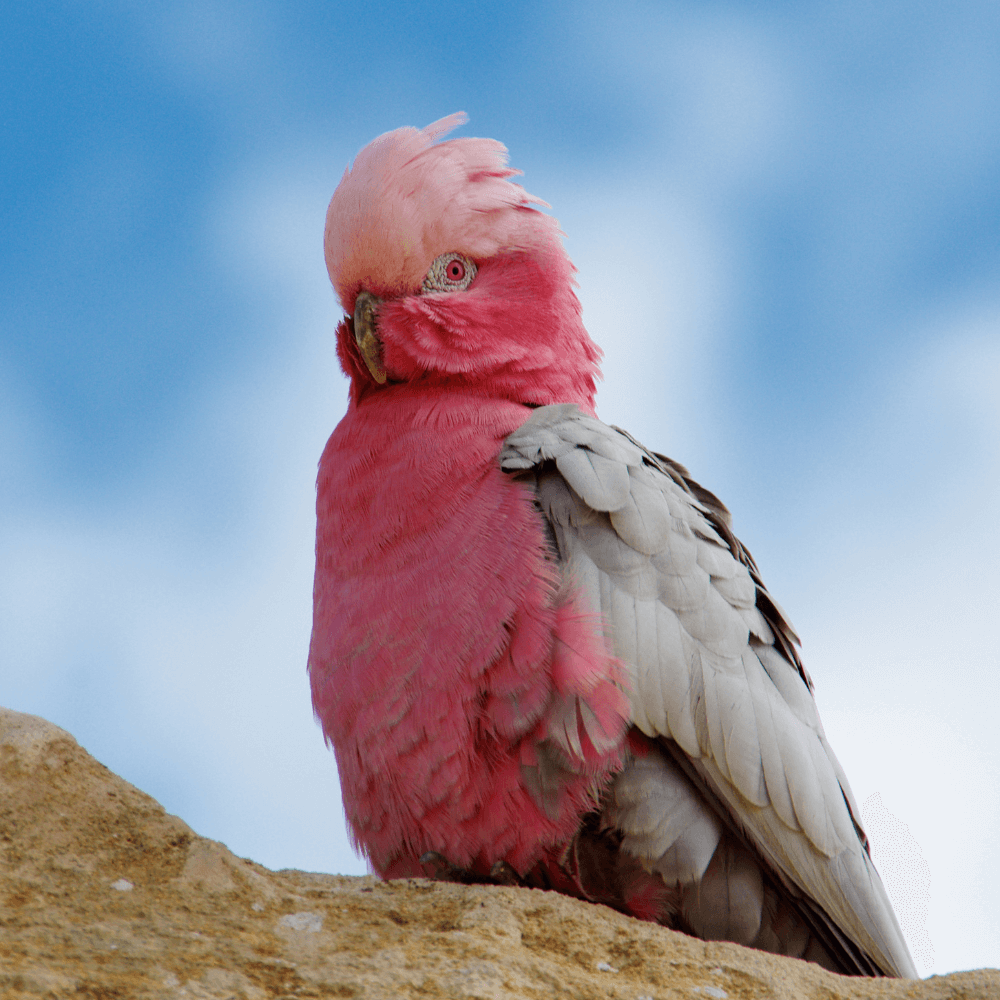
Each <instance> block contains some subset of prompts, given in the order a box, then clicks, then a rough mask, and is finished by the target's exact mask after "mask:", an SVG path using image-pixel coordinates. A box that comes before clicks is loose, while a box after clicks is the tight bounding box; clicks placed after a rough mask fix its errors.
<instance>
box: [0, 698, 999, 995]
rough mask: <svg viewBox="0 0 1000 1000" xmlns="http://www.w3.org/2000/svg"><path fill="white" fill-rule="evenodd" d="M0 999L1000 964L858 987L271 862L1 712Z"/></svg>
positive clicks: (980, 985) (566, 985) (577, 921)
mask: <svg viewBox="0 0 1000 1000" xmlns="http://www.w3.org/2000/svg"><path fill="white" fill-rule="evenodd" d="M0 995H2V996H3V997H4V998H10V1000H22V998H29V997H30V998H35V997H52V998H55V997H68V996H78V997H89V998H129V1000H132V998H146V997H150V998H158V1000H169V998H175V997H176V998H182V997H183V998H214V997H218V998H223V997H225V998H235V997H241V998H248V1000H257V998H267V997H279V996H280V997H294V996H303V997H362V996H364V997H371V998H378V997H399V996H414V997H416V996H419V997H422V998H426V1000H432V998H435V997H447V998H458V997H490V998H505V997H550V996H551V997H555V996H563V997H581V998H582V997H587V998H592V997H593V998H597V997H618V998H630V1000H641V998H643V997H648V998H656V1000H665V998H667V997H678V998H679V997H685V998H688V1000H698V998H708V997H711V998H715V1000H726V998H734V1000H735V998H737V997H738V998H743V1000H747V998H757V997H796V998H800V997H801V998H817V1000H819V998H823V1000H839V998H848V997H849V998H866V997H872V998H884V1000H889V998H900V1000H902V998H904V997H905V998H909V1000H932V998H933V1000H937V998H942V1000H943V998H946V997H955V998H958V997H963V998H970V1000H971V998H980V997H981V998H984V1000H985V998H987V997H998V996H1000V972H997V971H996V970H983V971H979V972H963V973H956V974H953V975H950V976H943V977H936V978H933V979H929V980H925V981H922V982H920V981H917V982H908V981H899V980H885V979H883V980H865V979H852V978H847V977H843V976H835V975H832V974H831V973H828V972H825V971H823V970H822V969H820V968H818V967H816V966H814V965H809V964H808V963H805V962H798V961H795V960H793V959H786V958H779V957H777V956H774V955H767V954H764V953H762V952H757V951H752V950H750V949H746V948H741V947H739V946H738V945H732V944H721V943H705V942H703V941H698V940H696V939H693V938H689V937H687V936H685V935H683V934H678V933H675V932H673V931H668V930H665V929H664V928H661V927H656V926H653V925H651V924H647V923H642V922H640V921H637V920H632V919H630V918H628V917H624V916H622V915H621V914H619V913H615V912H614V911H612V910H608V909H606V908H605V907H602V906H593V905H589V904H587V903H582V902H579V901H577V900H574V899H569V898H567V897H565V896H560V895H558V894H556V893H550V892H540V891H537V890H527V889H507V888H486V887H476V886H471V887H470V886H458V885H447V884H442V883H435V882H428V881H424V880H420V879H415V880H405V881H398V882H381V881H379V880H378V879H376V878H372V877H368V878H348V877H345V876H341V875H319V874H314V873H309V872H300V871H281V872H272V871H269V870H268V869H266V868H264V867H262V866H261V865H258V864H254V862H252V861H248V860H245V859H243V858H237V857H235V856H234V855H233V854H231V853H230V852H229V851H228V850H227V849H226V848H225V847H224V846H223V845H222V844H218V843H215V842H214V841H211V840H206V839H205V838H203V837H199V836H198V835H197V834H195V833H194V832H193V831H192V830H191V829H190V828H189V827H188V826H187V825H186V824H185V823H183V822H182V821H181V820H179V819H178V818H177V817H176V816H170V815H168V814H167V813H166V812H165V811H164V809H163V807H162V806H160V805H159V804H158V803H157V802H155V801H154V800H153V799H151V798H150V797H149V796H148V795H144V794H143V793H142V792H140V791H139V790H138V789H136V788H134V787H132V786H131V785H129V784H128V783H127V782H125V781H123V780H122V779H121V778H119V777H117V776H116V775H114V774H112V773H111V772H110V771H109V770H108V769H107V768H105V767H104V766H102V765H101V764H99V763H98V762H97V761H96V760H94V758H93V757H91V756H90V755H89V754H88V753H87V752H86V751H84V750H83V749H82V748H81V747H80V746H79V745H78V744H77V743H76V741H75V740H74V739H73V737H72V736H70V735H69V733H66V732H64V731H63V730H61V729H58V728H57V727H56V726H53V725H51V724H50V723H48V722H46V721H45V720H43V719H40V718H37V717H36V716H31V715H21V714H19V713H17V712H10V711H7V710H5V709H0Z"/></svg>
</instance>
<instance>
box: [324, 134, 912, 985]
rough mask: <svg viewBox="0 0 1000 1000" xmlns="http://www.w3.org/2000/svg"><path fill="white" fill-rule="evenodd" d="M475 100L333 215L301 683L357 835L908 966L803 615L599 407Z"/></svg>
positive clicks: (709, 928)
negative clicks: (819, 684)
mask: <svg viewBox="0 0 1000 1000" xmlns="http://www.w3.org/2000/svg"><path fill="white" fill-rule="evenodd" d="M464 120H465V118H464V116H463V115H452V116H451V117H449V118H445V119H442V120H441V121H439V122H436V123H434V124H433V125H429V126H428V127H427V128H425V129H422V130H418V129H414V128H403V129H398V130H397V131H394V132H389V133H387V134H386V135H383V136H381V137H379V138H378V139H376V140H375V141H374V142H372V143H371V144H370V145H368V146H367V147H365V149H363V150H362V151H361V152H360V153H359V154H358V156H357V158H356V159H355V161H354V164H353V166H352V167H351V168H349V169H348V170H347V171H345V173H344V176H343V179H342V180H341V182H340V185H339V186H338V187H337V190H336V192H335V193H334V195H333V199H332V201H331V202H330V208H329V212H328V214H327V221H326V237H325V250H326V262H327V267H328V269H329V273H330V278H331V280H332V282H333V286H334V289H335V290H336V292H337V295H338V297H339V299H340V302H341V304H342V305H343V307H344V309H345V310H346V312H347V314H348V315H347V317H345V319H344V320H343V322H341V324H340V326H339V327H338V330H337V347H338V353H339V356H340V361H341V364H342V365H343V368H344V371H345V372H346V373H347V375H348V376H349V378H350V383H351V384H350V402H349V407H348V410H347V414H346V416H345V417H344V418H343V420H342V421H341V422H340V424H339V425H338V426H337V428H336V430H335V431H334V432H333V435H332V436H331V438H330V440H329V443H328V444H327V446H326V449H325V450H324V452H323V457H322V460H321V462H320V470H319V482H318V499H317V521H318V524H317V540H316V581H315V592H314V600H315V606H314V624H313V632H312V642H311V646H310V652H309V673H310V680H311V686H312V698H313V706H314V708H315V711H316V714H317V716H318V718H319V720H320V722H321V724H322V728H323V733H324V736H325V738H326V740H327V741H328V743H330V744H331V745H332V746H333V749H334V751H335V753H336V758H337V765H338V768H339V772H340V782H341V789H342V793H343V799H344V808H345V811H346V815H347V821H348V824H349V827H350V831H351V835H352V837H353V840H354V843H355V845H356V847H357V848H358V849H359V850H360V851H361V852H362V853H363V854H364V855H365V857H366V858H368V860H369V861H370V862H371V864H372V866H373V868H374V869H375V871H376V872H378V873H379V875H381V876H382V877H383V878H387V879H389V878H397V877H402V876H424V875H431V876H435V877H444V878H454V879H459V880H466V881H480V882H490V881H494V882H503V883H506V884H512V883H513V884H520V885H526V886H533V887H539V888H548V889H557V890H559V891H562V892H566V893H570V894H572V895H574V896H578V897H581V898H583V899H587V900H592V901H596V902H600V903H605V904H607V905H609V906H612V907H615V908H616V909H618V910H621V911H623V912H625V913H628V914H631V915H633V916H636V917H640V918H643V919H646V920H654V921H658V922H659V923H661V924H664V925H666V926H668V927H672V928H676V929H679V930H683V931H686V932H688V933H691V934H694V935H697V936H699V937H701V938H704V939H706V940H729V941H736V942H739V943H741V944H744V945H750V946H753V947H755V948H761V949H764V950H767V951H772V952H777V953H779V954H785V955H792V956H796V957H801V958H805V959H809V960H812V961H815V962H818V963H820V964H821V965H824V966H826V967H827V968H829V969H833V970H836V971H840V972H847V973H859V974H866V975H879V974H885V975H893V976H915V975H916V972H915V970H914V966H913V962H912V960H911V958H910V956H909V953H908V951H907V947H906V944H905V942H904V940H903V937H902V935H901V933H900V930H899V926H898V924H897V922H896V919H895V916H894V915H893V912H892V907H891V906H890V904H889V901H888V898H887V897H886V894H885V890H884V889H883V887H882V883H881V881H880V879H879V876H878V874H877V873H876V871H875V869H874V867H873V866H872V863H871V860H870V858H869V854H868V847H867V841H866V837H865V834H864V831H863V830H862V827H861V823H860V812H859V810H858V807H857V804H856V802H855V800H854V797H853V795H852V793H851V790H850V786H849V785H848V783H847V779H846V777H845V776H844V772H843V770H842V769H841V767H840V764H839V763H838V762H837V758H836V757H835V756H834V754H833V751H832V750H831V749H830V747H829V745H828V743H827V741H826V737H825V735H824V732H823V726H822V724H821V723H820V720H819V716H818V714H817V711H816V705H815V703H814V701H813V696H812V682H811V681H810V679H809V676H808V674H807V673H806V671H805V669H804V667H803V666H802V663H801V662H800V659H799V656H798V653H797V651H796V645H797V643H798V639H797V637H796V635H795V632H794V631H793V630H792V627H791V625H790V624H789V622H788V619H787V617H786V616H785V614H784V613H783V612H782V610H781V608H780V607H779V606H778V604H777V603H776V602H775V601H774V599H773V598H772V597H771V596H770V595H769V594H768V592H767V590H766V589H765V587H764V584H763V583H762V582H761V578H760V575H759V573H758V571H757V567H756V565H755V563H754V561H753V559H752V558H751V557H750V554H749V553H748V552H747V550H746V549H745V548H744V547H743V546H742V545H741V544H740V542H739V541H738V540H737V539H736V537H735V536H734V535H733V533H732V531H731V529H730V517H729V513H728V511H727V510H726V508H725V507H724V506H723V505H722V503H720V502H719V500H717V499H716V498H715V496H713V495H712V494H711V493H709V492H708V491H707V490H706V489H703V488H702V487H701V486H699V485H698V484H697V483H696V482H695V481H694V480H693V479H691V477H690V476H689V474H688V472H687V470H686V469H684V468H683V467H682V466H680V465H678V464H677V463H676V462H673V461H671V460H670V459H668V458H665V457H664V456H663V455H660V454H658V453H656V452H651V451H648V450H647V449H645V448H644V447H643V446H642V445H640V444H639V443H638V442H637V441H636V440H634V439H633V438H632V437H630V436H629V435H628V434H626V433H625V432H624V431H621V430H618V429H617V428H614V427H609V426H607V425H605V424H603V423H601V422H600V421H599V420H598V419H597V418H596V415H595V412H594V396H595V379H596V377H597V375H598V361H599V358H600V355H601V352H600V351H599V349H598V348H597V347H596V345H595V344H594V343H593V341H591V339H590V337H589V336H588V335H587V332H586V330H585V329H584V327H583V323H582V321H581V311H580V305H579V302H578V300H577V298H576V295H575V293H574V280H573V275H574V268H573V265H572V264H571V262H570V260H569V258H568V256H567V254H566V252H565V250H564V248H563V246H562V241H561V238H560V232H559V229H558V227H557V224H556V222H555V220H554V219H552V218H551V217H549V216H547V215H545V214H543V213H542V212H540V211H538V210H537V209H536V208H534V207H533V205H535V204H542V203H540V202H538V200H537V199H535V198H533V197H531V196H530V195H528V194H527V193H526V192H525V191H524V190H523V188H521V187H520V186H518V185H517V184H515V183H513V182H512V181H511V180H510V177H511V176H512V175H513V174H515V173H517V171H514V170H511V169H509V168H508V166H507V151H506V149H505V148H504V147H503V146H502V145H501V144H500V143H498V142H495V141H493V140H490V139H451V140H449V141H441V140H442V138H443V136H444V135H445V134H446V133H447V132H449V131H450V130H451V129H452V128H454V127H455V126H456V125H458V124H460V123H462V122H463V121H464Z"/></svg>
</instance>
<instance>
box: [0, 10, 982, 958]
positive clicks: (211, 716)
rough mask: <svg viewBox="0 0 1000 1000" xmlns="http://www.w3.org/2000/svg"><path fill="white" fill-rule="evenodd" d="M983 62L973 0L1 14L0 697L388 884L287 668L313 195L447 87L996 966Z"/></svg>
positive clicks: (638, 419)
mask: <svg viewBox="0 0 1000 1000" xmlns="http://www.w3.org/2000/svg"><path fill="white" fill-rule="evenodd" d="M612 10H613V13H612ZM998 51H1000V7H998V5H997V4H996V3H994V2H992V0H984V2H976V0H966V2H964V3H960V4H948V5H945V4H921V5H918V6H916V5H913V4H911V3H902V2H892V0H885V2H882V3H879V4H875V5H873V4H871V3H869V2H862V0H847V2H843V3H837V4H830V3H821V2H800V3H795V4H790V3H783V2H774V3H762V4H746V3H744V4H741V3H735V2H733V3H720V2H713V0H692V2H658V3H650V4H648V5H643V4H629V3H624V4H622V3H620V4H615V5H608V4H596V3H595V4H590V3H586V2H584V3H579V2H577V3H565V4H560V3H547V2H544V0H542V2H538V0H535V2H531V3H527V2H517V0H512V2H509V3H506V4H503V5H502V6H497V5H493V4H490V5H487V4H464V5H457V6H456V5H445V4H431V3H425V2H408V3H406V4H403V3H398V4H393V3H377V2H367V3H364V4H346V3H331V2H329V0H325V2H315V3H309V2H292V3H276V2H265V0H261V2H250V0H247V2H237V0H234V2H229V3H227V2H213V0H197V2H194V0H192V2H166V0H164V2H152V3H148V4H142V5H137V4H128V3H124V2H122V3H116V2H113V0H90V2H88V3H80V2H69V0H67V2H63V3H58V2H44V0H42V2H39V3H35V4H30V5H29V4H6V5H3V8H2V11H0V55H2V58H0V81H2V83H0V102H2V114H0V134H2V140H0V143H2V144H0V148H2V155H0V206H2V218H3V234H4V236H3V243H2V248H0V704H4V705H6V706H8V707H11V708H14V709H18V710H21V711H27V712H34V713H37V714H40V715H43V716H45V717H46V718H48V719H50V720H52V721H54V722H56V723H58V724H59V725H61V726H63V727H65V728H66V729H68V730H69V731H70V732H72V733H73V734H74V735H75V736H76V737H77V738H78V740H79V741H80V742H81V744H82V745H83V746H85V747H86V748H87V749H88V750H89V751H91V752H92V753H93V754H94V755H95V756H96V757H97V758H98V759H100V760H101V761H103V762H104V763H105V764H107V765H108V766H109V767H111V768H112V769H113V770H115V771H116V772H118V773H119V774H121V775H123V776H124V777H126V778H127V779H128V780H130V781H132V782H133V783H134V784H136V785H138V786H139V787H140V788H142V789H143V790H145V791H147V792H149V793H150V794H152V795H154V796H155V797H156V798H158V799H159V800H160V801H161V802H162V803H163V804H164V805H165V806H166V808H167V809H168V810H169V811H171V812H174V813H177V814H179V815H180V816H182V817H183V818H184V819H185V820H187V821H188V822H189V823H190V824H191V825H192V826H193V827H194V828H195V829H196V830H197V831H198V832H199V833H202V834H204V835H206V836H209V837H213V838H215V839H218V840H221V841H224V842H225V843H226V844H227V845H228V846H229V847H230V848H231V849H232V850H234V851H235V852H236V853H237V854H240V855H244V856H248V857H252V858H254V859H255V860H257V861H260V862H262V863H264V864H266V865H269V866H271V867H273V868H282V867H298V868H306V869H314V870H321V871H335V872H346V873H361V872H363V871H365V865H364V863H363V862H362V861H360V860H359V859H358V858H357V857H356V856H355V855H354V854H353V853H352V851H351V849H350V847H349V845H348V842H347V838H346V834H345V832H344V825H343V817H342V811H341V806H340V799H339V791H338V786H337V776H336V767H335V764H334V760H333V756H332V754H331V753H330V752H329V751H328V750H326V749H325V748H324V746H323V741H322V738H321V736H320V733H319V730H318V728H317V726H316V724H315V723H314V721H313V718H312V712H311V709H310V704H309V694H308V687H307V682H306V673H305V659H306V650H307V646H308V639H309V627H310V614H311V608H310V600H311V584H312V545H313V540H312V533H313V509H312V504H313V483H314V478H315V468H316V462H317V459H318V456H319V454H320V451H321V449H322V446H323V443H324V441H325V439H326V437H327V436H328V434H329V433H330V431H331V430H332V429H333V427H334V425H335V424H336V422H337V420H338V419H339V417H340V415H341V414H342V412H343V410H344V406H345V401H346V383H345V381H344V379H343V377H342V376H341V375H340V373H339V371H338V370H337V365H336V359H335V355H334V348H333V330H334V327H335V324H336V322H337V320H338V318H339V315H340V310H339V307H338V306H337V304H336V302H335V300H334V297H333V294H332V292H331V290H330V288H329V285H328V281H327V278H326V273H325V269H324V265H323V259H322V251H321V241H322V226H323V218H324V212H325V207H326V203H327V201H328V200H329V197H330V195H331V193H332V191H333V189H334V187H335V186H336V183H337V181H338V180H339V177H340V175H341V173H342V172H343V170H344V167H345V166H346V165H347V164H348V163H349V162H350V161H351V159H352V157H353V156H354V155H355V153H356V152H357V151H358V149H360V148H361V147H362V146H363V145H364V144H365V143H367V142H368V141H370V140H371V139H372V138H374V137H375V136H376V135H378V134H379V133H381V132H384V131H386V130H388V129H392V128H397V127H399V126H401V125H425V124H427V123H428V122H430V121H433V120H435V119H437V118H440V117H442V116H443V115H445V114H448V113H450V112H452V111H456V110H459V109H462V110H465V111H467V112H468V114H469V117H470V122H469V124H468V125H467V126H465V127H464V128H463V130H462V131H461V133H460V134H464V135H486V136H491V137H494V138H497V139H500V140H501V141H503V142H504V143H505V144H506V145H507V146H508V147H509V149H510V151H511V159H512V163H513V165H514V166H516V167H518V168H520V169H522V170H523V171H524V172H525V177H524V183H525V186H526V187H527V188H528V190H529V191H531V192H532V193H534V194H537V195H538V196H540V197H542V198H544V199H545V200H546V201H548V202H549V203H551V205H552V206H553V208H552V211H553V213H554V214H555V216H556V217H557V218H558V219H559V220H560V223H561V225H562V228H563V230H564V231H565V233H566V237H567V245H568V247H569V250H570V253H571V254H572V256H573V258H574V260H575V261H576V263H577V265H578V267H579V270H580V296H581V299H582V301H583V305H584V316H585V319H586V321H587V324H588V327H589V329H590V331H591V333H592V335H593V336H594V337H595V339H596V340H597V341H598V342H599V343H600V344H602V346H603V347H604V349H605V351H606V355H607V356H606V362H605V366H604V371H605V383H604V385H603V387H602V389H601V392H600V397H599V400H600V402H599V414H600V415H601V416H602V417H603V418H604V419H605V420H607V421H609V422H612V423H617V424H620V425H623V426H625V427H627V428H628V429H629V430H631V431H632V432H633V433H634V434H635V435H636V436H638V437H639V438H640V439H641V440H643V441H645V442H646V443H647V444H649V445H650V446H653V447H655V448H656V449H657V450H661V451H664V452H666V453H668V454H670V455H671V456H672V457H674V458H676V459H678V460H680V461H682V462H684V463H685V464H686V465H687V466H688V467H689V468H690V469H691V470H692V473H693V474H694V475H695V476H696V478H698V479H699V480H701V481H702V482H704V483H705V485H707V486H708V487H709V488H711V489H713V490H714V491H715V492H717V493H718V494H719V495H720V496H721V497H722V498H723V499H724V500H725V501H726V502H727V504H728V505H729V506H730V508H731V509H732V510H733V512H734V517H735V526H736V529H737V532H738V533H739V534H740V536H741V537H742V538H743V540H744V541H745V542H746V544H747V545H748V547H749V548H750V549H751V551H752V552H753V553H754V555H755V556H756V558H757V561H758V563H759V565H760V567H761V570H762V572H763V574H764V578H765V580H766V581H767V583H768V585H769V587H770V588H771V590H772V591H773V592H774V593H775V594H776V596H777V598H778V599H779V600H780V601H781V603H782V604H783V605H784V606H785V608H786V610H787V611H788V612H789V614H790V615H791V617H792V620H793V621H794V622H795V624H796V626H797V628H798V630H799V632H800V633H801V635H802V636H803V640H804V650H803V652H804V657H805V660H806V663H807V665H808V666H809V668H810V670H811V672H812V674H813V677H814V678H815V681H816V689H817V698H818V701H819V705H820V710H821V712H822V713H823V717H824V720H825V721H826V725H827V730H828V733H829V735H830V738H831V741H832V742H833V744H834V747H835V748H836V749H837V751H838V753H839V755H840V757H841V760H842V762H843V764H844V766H845V768H846V770H847V773H848V775H849V776H850V778H851V781H852V783H853V785H854V789H855V792H856V794H857V796H858V798H859V800H861V801H863V802H865V803H866V805H865V815H866V819H867V822H868V824H869V826H870V831H871V834H872V839H873V841H874V844H875V851H876V860H877V863H878V864H879V866H880V868H881V870H882V871H883V875H884V877H885V881H886V882H887V885H888V887H889V890H890V893H891V894H892V895H893V898H894V900H895V901H896V904H897V909H898V910H899V912H900V917H901V922H902V923H903V925H904V929H905V930H906V932H907V935H908V937H909V940H910V943H911V946H912V948H913V951H914V953H915V957H916V959H917V964H918V967H919V968H920V969H921V971H922V973H923V974H925V975H926V974H929V973H931V972H936V973H945V972H949V971H952V970H955V969H963V968H973V967H980V966H984V965H992V966H1000V917H998V913H997V908H996V900H997V899H998V898H1000V837H998V834H997V829H998V824H1000V724H998V722H997V719H996V716H997V713H998V710H1000V682H998V678H1000V652H998V650H1000V583H998V580H1000V574H998V572H997V566H998V556H1000V527H998V513H1000V496H998V492H1000V490H998V484H1000V238H998V235H1000V60H998V59H997V52H998Z"/></svg>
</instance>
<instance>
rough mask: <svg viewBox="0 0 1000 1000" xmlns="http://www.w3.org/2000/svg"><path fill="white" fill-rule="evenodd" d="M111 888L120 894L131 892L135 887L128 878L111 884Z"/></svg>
mask: <svg viewBox="0 0 1000 1000" xmlns="http://www.w3.org/2000/svg"><path fill="white" fill-rule="evenodd" d="M111 888H112V889H117V890H118V891H119V892H131V891H132V890H133V889H134V888H135V886H134V885H132V883H131V882H130V881H129V880H128V879H127V878H120V879H119V880H118V881H117V882H112V883H111Z"/></svg>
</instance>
